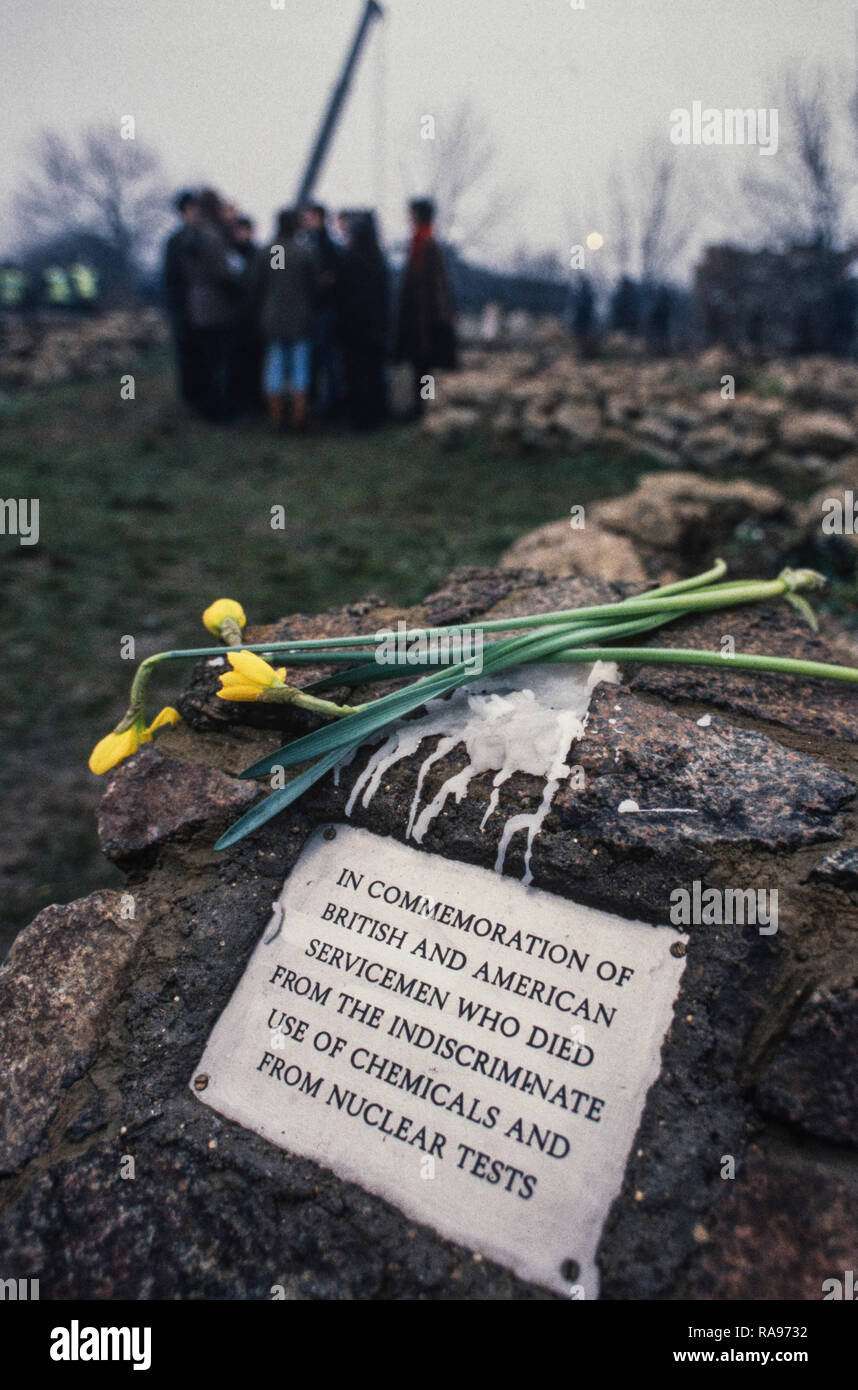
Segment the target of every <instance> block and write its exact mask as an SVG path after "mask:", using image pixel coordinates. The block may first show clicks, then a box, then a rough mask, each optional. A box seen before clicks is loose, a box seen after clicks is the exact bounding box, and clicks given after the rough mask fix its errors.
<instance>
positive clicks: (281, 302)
mask: <svg viewBox="0 0 858 1390" xmlns="http://www.w3.org/2000/svg"><path fill="white" fill-rule="evenodd" d="M297 230H298V218H297V216H296V214H295V213H294V212H292V211H291V210H289V209H284V210H283V212H281V213H280V216H279V217H278V219H277V239H276V241H274V242H272V244H271V245H270V246H269V247H268V248H267V250H266V251H265V252H264V253H263V255H262V258H261V260H260V298H261V303H262V332H263V335H264V337H265V341H266V348H265V366H264V371H263V389H264V391H265V399H266V403H267V407H268V418H269V420H270V421H271V423H272V425H274V427H275V428H279V426H280V424H281V423H282V420H283V409H284V404H285V393H286V390H287V388H288V390H289V392H290V395H291V401H292V424H293V426H294V427H295V428H296V429H303V428H304V427H305V426H306V424H307V411H308V405H309V399H310V378H311V369H312V347H313V310H314V307H315V303H316V294H317V291H318V274H317V265H316V258H315V256H314V255H313V252H312V251H311V250H310V248H309V246H305V245H303V244H301V243H300V242H299V241H297V240H296V232H297Z"/></svg>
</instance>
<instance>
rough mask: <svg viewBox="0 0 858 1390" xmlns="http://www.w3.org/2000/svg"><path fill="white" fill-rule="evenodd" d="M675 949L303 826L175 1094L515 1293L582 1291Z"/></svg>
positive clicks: (586, 1291) (636, 1109) (630, 1127)
mask: <svg viewBox="0 0 858 1390" xmlns="http://www.w3.org/2000/svg"><path fill="white" fill-rule="evenodd" d="M327 833H328V834H329V835H330V831H328V832H327ZM679 940H685V938H683V937H681V936H680V935H679V933H677V932H676V931H675V930H673V929H669V928H656V927H651V926H648V925H646V924H645V923H642V922H632V921H627V920H626V919H624V918H621V917H616V916H613V915H612V914H610V913H606V912H598V911H595V910H594V909H592V908H588V907H582V906H580V905H579V904H577V903H573V902H570V901H568V900H567V899H565V898H559V897H555V896H554V895H553V894H551V893H546V892H543V891H542V890H540V889H536V888H525V887H523V886H522V884H520V883H518V882H516V881H515V880H513V879H511V878H501V877H499V876H498V875H497V874H494V873H492V872H491V871H489V870H488V869H483V868H477V867H475V866H473V865H470V864H460V863H457V862H453V861H451V860H449V859H442V858H440V857H439V856H438V855H434V854H425V853H423V852H422V851H420V850H416V849H412V848H410V847H409V846H406V845H403V844H400V843H399V842H398V841H396V840H392V839H386V838H382V837H380V836H377V835H373V834H370V832H369V831H366V830H359V829H356V828H354V827H352V826H345V827H343V826H337V827H336V834H335V836H334V837H333V838H331V839H326V838H324V832H322V831H318V832H316V834H314V835H313V836H312V837H311V839H310V840H309V841H308V843H307V845H306V847H305V849H304V851H303V853H302V855H301V857H300V859H299V860H298V863H297V864H296V866H295V868H294V870H293V871H292V873H291V875H290V877H289V878H288V879H287V881H286V883H285V885H284V888H283V891H282V893H281V895H280V898H279V899H278V901H277V903H276V904H275V907H274V912H273V915H272V919H271V921H270V922H269V924H268V926H267V927H266V930H265V932H264V934H263V937H262V940H261V941H260V942H259V945H258V946H257V947H256V949H255V951H254V953H253V955H252V956H251V958H250V961H249V962H248V965H247V968H246V970H245V972H244V974H243V976H242V978H241V980H240V982H239V984H238V987H237V988H236V991H235V993H234V994H233V996H232V999H231V1000H230V1002H229V1004H228V1005H227V1007H226V1009H225V1010H224V1012H223V1014H222V1015H221V1017H220V1019H219V1020H218V1023H217V1024H216V1026H215V1028H214V1030H213V1032H212V1035H211V1037H210V1038H209V1040H208V1044H207V1046H206V1049H205V1052H204V1054H203V1057H202V1059H201V1061H200V1064H199V1066H198V1067H197V1069H196V1071H195V1073H194V1076H193V1077H192V1078H191V1082H190V1085H191V1087H192V1089H193V1090H194V1093H195V1094H196V1095H197V1096H198V1097H199V1099H200V1100H201V1101H203V1102H204V1103H205V1104H206V1105H210V1106H211V1107H212V1108H213V1109H214V1110H217V1111H218V1112H219V1113H220V1114H222V1115H225V1116H227V1117H228V1118H230V1119H232V1120H237V1121H238V1123H239V1124H242V1125H245V1126H246V1127H247V1128H248V1129H251V1130H254V1131H255V1132H256V1133H257V1134H261V1135H263V1136H264V1137H265V1138H266V1139H269V1140H270V1141H271V1142H272V1143H274V1144H278V1145H280V1146H281V1147H282V1148H284V1149H288V1150H290V1151H291V1152H293V1153H299V1154H302V1155H305V1156H306V1157H308V1158H312V1159H315V1160H316V1161H317V1162H318V1163H321V1164H324V1165H325V1166H326V1167H328V1168H331V1169H333V1171H334V1172H335V1173H338V1174H339V1175H340V1176H341V1177H343V1178H346V1179H348V1180H350V1181H351V1182H355V1183H358V1184H360V1186H361V1187H363V1188H366V1189H367V1190H368V1191H370V1192H374V1193H377V1194H378V1195H379V1196H381V1197H384V1198H386V1199H387V1201H389V1202H392V1203H393V1204H394V1205H395V1206H397V1207H399V1208H400V1209H401V1210H402V1211H403V1212H405V1213H406V1214H407V1215H408V1216H409V1217H411V1218H412V1219H413V1220H415V1221H419V1222H423V1223H425V1224H426V1225H429V1226H432V1227H434V1229H435V1230H436V1231H438V1232H440V1233H441V1234H442V1235H444V1236H447V1237H449V1238H450V1239H451V1240H454V1241H457V1242H459V1243H460V1244H462V1245H465V1246H468V1247H469V1248H470V1249H472V1250H474V1251H479V1252H481V1253H482V1254H483V1255H485V1256H487V1257H490V1258H492V1259H494V1260H497V1261H499V1262H500V1263H501V1264H504V1265H506V1266H508V1267H509V1268H510V1269H513V1270H515V1272H516V1273H517V1274H518V1275H520V1276H521V1277H522V1278H523V1279H527V1280H531V1281H532V1282H534V1283H537V1284H540V1285H543V1286H544V1287H546V1288H549V1289H553V1290H555V1291H556V1292H558V1293H562V1294H566V1295H568V1296H572V1297H579V1298H580V1297H585V1298H594V1297H596V1296H597V1295H598V1277H597V1270H596V1266H595V1260H594V1257H595V1252H596V1246H597V1244H598V1240H599V1236H600V1233H601V1230H602V1226H603V1224H604V1221H605V1217H606V1216H607V1213H608V1210H609V1208H610V1206H611V1203H612V1201H613V1200H614V1198H615V1197H616V1195H617V1193H618V1191H619V1189H620V1185H621V1182H622V1177H623V1172H624V1169H625V1165H626V1159H627V1157H628V1152H629V1149H630V1146H631V1143H632V1140H633V1139H634V1135H635V1131H636V1129H637V1126H638V1122H639V1120H640V1115H641V1111H642V1109H643V1104H644V1100H645V1098H646V1094H647V1091H648V1089H649V1087H650V1086H651V1085H652V1083H653V1081H654V1080H655V1079H656V1077H657V1075H658V1072H659V1059H660V1053H661V1046H662V1041H663V1039H664V1035H665V1032H666V1030H667V1028H668V1025H669V1023H670V1020H671V1016H672V1006H673V1002H674V999H675V997H676V994H677V991H678V988H679V980H680V976H681V974H682V969H683V966H684V961H683V959H682V958H677V957H675V956H674V955H672V954H671V951H670V947H671V945H672V944H674V943H675V942H677V941H679ZM576 1266H577V1270H578V1271H579V1272H576V1269H575V1267H576Z"/></svg>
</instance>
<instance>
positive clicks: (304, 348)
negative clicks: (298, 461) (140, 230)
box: [164, 189, 456, 430]
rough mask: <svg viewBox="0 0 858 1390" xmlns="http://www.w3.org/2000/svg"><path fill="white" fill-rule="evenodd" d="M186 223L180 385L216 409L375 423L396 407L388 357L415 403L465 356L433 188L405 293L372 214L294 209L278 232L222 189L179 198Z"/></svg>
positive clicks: (278, 422)
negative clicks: (395, 286) (408, 376)
mask: <svg viewBox="0 0 858 1390" xmlns="http://www.w3.org/2000/svg"><path fill="white" fill-rule="evenodd" d="M176 210H177V212H178V214H179V216H180V218H181V225H180V226H179V227H178V229H177V230H176V231H175V232H174V233H173V234H172V236H170V238H169V240H168V241H167V244H166V248H165V253H164V291H165V296H166V301H167V309H168V313H169V316H170V323H171V326H172V334H173V343H174V348H175V357H176V368H177V382H178V390H179V393H180V395H181V397H182V399H183V400H184V401H185V402H186V404H187V405H188V406H190V407H191V408H192V409H194V410H195V411H197V412H199V413H200V414H201V415H203V416H205V417H206V418H207V419H209V420H213V421H219V422H222V423H228V422H230V421H232V420H235V419H236V418H239V417H245V416H249V415H253V414H255V413H257V412H262V411H263V410H264V411H265V412H266V413H267V416H268V419H269V421H270V423H271V425H272V426H273V427H274V428H280V427H281V426H282V425H284V424H288V425H290V426H291V427H293V428H295V429H299V430H300V429H303V428H305V427H306V426H307V423H308V421H309V420H310V418H311V416H316V417H322V418H326V419H331V420H334V419H343V420H346V421H348V422H349V423H350V424H351V425H352V426H354V428H356V429H372V428H375V427H376V426H378V425H380V424H381V423H382V422H383V421H384V420H385V418H386V417H387V414H388V395H389V390H388V366H389V363H390V361H391V360H395V361H400V362H407V363H409V364H410V366H411V373H412V384H413V398H412V413H413V415H415V416H417V415H419V414H420V413H421V410H422V408H423V405H424V400H425V397H426V385H425V380H424V379H425V377H426V376H427V375H430V374H431V373H432V371H433V369H435V368H438V367H453V366H455V359H456V341H455V329H454V309H453V300H452V295H451V291H450V285H449V281H448V277H447V273H446V269H445V265H444V257H443V253H442V250H441V247H440V245H439V243H438V241H437V240H436V238H435V235H434V219H435V209H434V207H433V205H432V203H431V201H430V200H429V199H426V198H416V199H414V200H413V201H412V202H411V203H410V204H409V215H410V221H411V241H410V245H409V249H408V256H407V262H406V265H405V267H404V269H403V273H402V280H401V287H400V291H399V302H398V304H397V305H396V306H394V305H393V303H392V297H391V283H390V273H389V269H388V266H387V263H386V261H385V257H384V253H383V251H382V249H381V246H380V244H379V238H378V230H377V226H376V219H375V215H374V214H373V213H372V212H371V211H348V212H340V213H339V214H337V215H336V216H335V217H333V218H330V219H329V217H328V215H327V213H326V210H325V208H324V207H322V206H321V205H320V204H318V203H312V204H307V205H305V206H303V207H300V208H298V209H294V210H293V209H284V210H283V211H282V212H281V213H280V214H279V216H278V218H277V225H276V229H275V235H274V239H273V240H272V242H271V243H270V244H269V245H265V246H259V245H257V243H256V240H255V237H254V225H253V222H252V221H251V219H250V218H249V217H246V216H243V215H241V214H240V213H239V212H238V210H237V209H236V208H235V207H234V206H233V205H232V204H230V203H229V202H226V201H225V200H224V199H223V198H221V197H220V195H219V194H218V193H216V192H215V191H214V190H213V189H203V190H202V191H201V192H199V193H196V192H190V191H186V192H184V193H182V194H180V195H179V197H178V198H177V200H176Z"/></svg>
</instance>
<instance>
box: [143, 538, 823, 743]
mask: <svg viewBox="0 0 858 1390" xmlns="http://www.w3.org/2000/svg"><path fill="white" fill-rule="evenodd" d="M723 573H724V565H723V562H722V561H718V563H717V564H716V565H715V566H714V567H713V569H711V570H709V571H707V572H706V573H705V574H702V575H697V576H695V577H694V578H692V579H686V580H678V581H677V582H676V583H674V584H668V585H663V586H662V587H661V589H655V590H652V591H650V593H649V594H644V595H640V596H637V597H635V598H631V599H623V600H620V601H619V602H617V603H611V604H599V605H595V606H591V607H589V608H577V609H569V610H566V611H563V612H559V613H536V614H531V615H529V616H527V617H522V618H496V619H492V620H490V621H487V622H475V623H470V624H466V625H465V626H468V627H470V628H472V629H476V630H480V631H482V632H497V631H506V632H510V631H516V630H518V629H520V628H527V629H531V631H529V632H528V633H527V635H526V636H524V637H523V638H521V639H516V638H510V639H507V640H505V641H501V642H497V643H491V644H490V649H489V656H488V659H487V662H484V666H483V669H484V670H485V669H486V665H487V664H490V666H491V669H495V668H496V667H498V663H500V666H499V667H498V668H499V669H503V668H504V667H506V666H508V665H510V664H513V660H514V659H518V658H516V656H515V654H516V653H517V652H518V651H520V650H523V651H527V652H528V653H529V652H530V651H531V649H530V647H529V645H528V644H529V642H531V641H532V640H534V639H536V638H538V637H539V635H540V633H539V631H538V630H539V629H542V634H541V635H542V636H543V637H545V638H546V639H553V637H554V636H555V634H557V633H559V632H560V631H566V632H568V633H569V635H570V636H571V629H573V628H576V629H579V636H578V640H579V641H583V640H590V639H591V638H592V637H594V636H595V637H597V640H599V639H601V638H603V637H606V638H608V639H609V640H610V633H609V632H606V631H605V630H604V629H603V630H601V631H599V632H598V633H596V632H595V631H593V630H592V629H589V628H588V627H587V626H586V625H587V624H588V623H590V622H592V620H593V619H597V618H601V619H606V620H607V621H608V622H609V623H610V624H611V626H612V627H613V628H614V630H615V632H616V635H627V634H628V633H630V632H631V631H634V630H635V629H630V628H628V627H627V626H626V625H625V624H623V623H622V622H621V620H622V619H629V620H634V619H641V618H645V617H649V616H653V617H656V618H657V619H658V620H659V621H660V622H671V621H672V620H674V619H675V618H677V617H680V616H682V615H683V614H684V613H690V612H696V611H708V610H712V609H717V608H723V607H732V606H733V605H735V604H737V603H754V602H759V601H761V600H765V599H770V598H779V597H782V596H783V595H787V596H788V597H791V596H793V595H794V594H795V593H796V591H797V590H798V589H800V588H814V587H817V585H818V584H819V582H820V580H819V576H818V575H816V574H815V573H814V572H813V571H812V570H798V571H790V570H785V571H784V572H783V574H781V575H780V576H779V578H778V579H774V580H760V581H757V580H751V581H735V582H729V583H724V584H716V583H712V582H711V581H712V580H713V579H716V578H719V577H720V576H721V575H722V574H723ZM704 585H707V586H708V587H702V586H704ZM678 595H681V598H680V600H679V603H677V596H678ZM657 625H658V623H655V624H653V626H657ZM532 629H537V631H533V630H532ZM637 630H639V631H640V630H643V629H637ZM459 631H461V628H460V627H436V628H415V629H412V630H410V631H409V632H407V633H406V634H405V637H406V640H408V639H409V638H414V637H420V636H445V635H448V634H450V633H451V632H459ZM361 640H365V639H362V638H360V637H357V638H355V637H334V638H327V639H326V638H312V639H308V640H306V641H298V642H291V641H281V642H252V643H246V644H245V643H242V644H241V645H240V646H239V645H237V646H229V647H227V648H225V647H223V646H218V647H188V648H183V649H178V650H174V651H167V652H157V653H156V654H155V655H153V656H150V657H147V658H146V659H145V660H144V661H143V662H141V664H140V666H139V667H138V669H137V672H136V674H135V677H134V681H133V683H132V686H131V702H130V705H129V709H128V711H127V713H126V716H125V718H126V720H128V723H129V724H130V723H132V722H133V720H134V718H135V717H136V715H137V714H138V713H139V712H140V711H141V710H142V709H143V705H144V699H145V692H146V687H147V685H148V682H149V679H150V677H151V674H152V670H153V668H154V667H155V666H156V665H158V664H160V663H161V662H163V661H179V660H185V659H187V660H199V659H201V658H203V657H217V656H220V657H223V656H224V654H225V652H226V651H236V652H237V651H247V652H257V653H267V654H271V655H273V654H274V653H278V654H281V655H283V656H286V658H287V660H289V661H291V662H292V664H298V665H304V664H313V663H316V664H332V663H335V662H355V661H364V662H367V661H369V660H371V659H372V658H373V656H374V652H375V649H374V648H370V649H368V648H356V647H354V646H351V645H349V644H351V643H354V642H355V641H357V642H360V641H361ZM519 642H521V643H523V644H524V645H523V646H521V647H520V646H519V645H517V644H518V643H519ZM508 643H512V645H508ZM500 648H503V650H502V651H501V650H498V649H500ZM547 650H549V649H546V651H547ZM550 650H551V651H555V650H557V648H556V645H555V644H554V643H553V641H552V645H551V647H550ZM510 658H513V660H511V659H510ZM539 659H540V657H539V655H538V654H535V655H528V657H527V660H528V661H537V660H539ZM388 669H390V668H388ZM393 669H394V670H396V669H399V668H398V667H394V668H393ZM459 671H461V672H462V673H463V674H464V675H465V678H467V677H468V675H469V674H470V673H468V672H467V671H466V668H465V666H464V663H456V664H454V665H453V666H439V667H438V669H437V670H435V672H434V676H435V677H437V676H439V675H441V674H446V675H447V676H449V675H451V674H453V673H458V672H459ZM379 679H383V675H381V674H379ZM423 680H424V681H426V682H431V681H432V680H433V675H432V674H430V675H428V676H425V677H423ZM445 683H446V682H445ZM309 698H312V697H309ZM381 698H382V699H385V698H387V697H385V696H382V697H381ZM427 698H429V697H428V694H427ZM125 727H128V725H127V724H126V726H125Z"/></svg>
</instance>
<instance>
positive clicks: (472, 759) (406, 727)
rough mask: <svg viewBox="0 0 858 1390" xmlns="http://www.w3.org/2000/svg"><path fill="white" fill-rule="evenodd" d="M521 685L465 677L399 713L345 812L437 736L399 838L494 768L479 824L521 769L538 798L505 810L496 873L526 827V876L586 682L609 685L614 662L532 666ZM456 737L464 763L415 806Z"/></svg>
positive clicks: (562, 773)
mask: <svg viewBox="0 0 858 1390" xmlns="http://www.w3.org/2000/svg"><path fill="white" fill-rule="evenodd" d="M524 674H525V675H526V679H527V682H528V689H527V690H521V689H516V688H515V687H513V686H512V685H511V683H510V678H509V677H506V678H504V677H502V676H501V677H492V678H489V679H486V680H485V681H483V682H480V681H471V682H470V683H469V684H468V685H467V686H461V687H460V688H459V689H458V690H456V691H454V693H453V695H452V696H451V697H450V699H449V700H444V699H438V700H430V701H429V702H428V703H427V705H426V713H425V715H423V716H422V717H421V718H420V719H401V720H398V721H397V723H396V724H394V725H393V727H392V729H391V730H390V733H389V734H388V736H387V738H386V739H385V741H384V742H383V743H382V744H381V745H380V746H379V747H378V748H376V750H375V752H374V753H373V754H372V757H371V758H370V760H369V762H368V763H367V765H366V767H365V768H364V770H363V772H362V773H361V774H360V776H359V777H358V779H357V781H356V782H355V784H354V786H353V787H352V791H351V795H350V797H349V800H348V804H347V805H346V815H347V816H350V815H351V813H352V811H353V809H354V807H355V805H356V804H357V801H358V798H360V803H361V805H362V806H368V805H369V803H370V802H371V801H372V798H373V797H374V796H375V793H376V792H377V791H378V789H379V787H380V786H381V783H382V779H383V778H384V776H385V773H386V772H387V771H388V770H389V769H390V768H391V767H393V766H394V764H395V763H398V762H400V761H401V760H402V759H403V758H407V757H410V755H411V754H412V753H415V752H416V751H417V749H418V748H419V746H420V744H421V743H422V741H423V739H425V738H431V737H433V736H436V735H440V737H439V740H438V743H437V744H436V746H435V748H434V749H433V750H432V752H431V753H429V754H428V755H427V757H425V758H424V760H423V762H422V764H421V766H420V771H419V773H418V775H417V785H416V787H415V790H414V797H413V799H412V802H411V811H410V814H409V817H408V826H407V828H406V832H405V834H406V839H409V838H410V839H414V840H416V842H417V844H418V845H419V844H422V842H423V839H424V836H425V835H426V832H427V831H428V829H429V827H430V826H431V824H432V822H433V820H434V819H435V817H436V816H437V815H439V813H440V812H441V811H442V810H443V809H444V806H445V805H446V802H447V800H448V798H449V797H450V796H453V797H454V798H455V800H456V804H457V805H458V804H459V803H460V802H461V801H462V800H463V798H464V797H465V796H466V794H467V791H468V786H469V785H470V782H471V779H472V778H473V777H477V776H479V775H480V774H481V773H484V772H494V773H495V776H494V779H493V781H492V793H491V797H490V799H489V804H488V807H487V808H486V813H485V815H484V816H483V819H482V821H481V823H480V830H484V829H485V827H486V824H487V823H488V821H489V820H490V819H491V817H492V816H493V815H494V812H495V811H496V810H497V805H498V799H499V796H500V788H501V787H502V785H503V783H504V782H506V781H507V780H508V779H509V778H510V777H511V776H512V775H513V773H514V772H528V773H530V774H531V775H532V776H535V777H544V778H545V790H544V792H543V795H542V800H541V802H540V804H539V806H538V807H537V809H536V810H535V811H526V812H523V813H522V814H521V815H516V816H510V817H509V818H508V820H507V821H506V823H505V825H504V828H503V831H502V834H501V837H500V843H499V845H498V852H497V858H496V860H495V872H496V873H503V866H504V862H505V859H506V853H507V850H508V848H509V844H510V841H511V840H512V838H513V836H514V835H516V834H518V833H519V831H526V832H527V844H526V847H525V852H524V877H523V879H522V882H523V883H525V884H528V883H531V882H532V881H533V875H532V874H531V870H530V859H531V854H532V852H533V845H534V841H535V840H536V837H537V835H538V834H539V832H540V830H541V829H542V824H543V821H544V820H545V817H546V816H547V815H548V812H549V810H550V808H551V803H552V801H553V800H554V796H555V793H556V792H557V788H558V787H559V786H560V784H561V782H563V781H565V779H566V778H567V777H568V776H569V774H570V772H571V771H572V769H571V767H570V766H569V765H568V764H567V763H566V761H565V758H566V756H567V754H568V752H569V749H570V746H571V744H572V743H573V742H575V741H576V740H577V739H580V738H582V737H583V734H584V729H585V726H586V723H587V708H588V706H589V703H590V695H591V692H592V690H593V687H594V686H596V685H598V684H599V682H600V681H611V682H614V683H616V682H617V681H618V680H619V674H618V672H617V668H616V666H615V665H614V664H613V662H603V661H597V662H596V663H595V665H593V666H591V667H589V668H587V667H581V668H575V669H574V670H573V671H571V672H570V671H568V670H567V671H564V672H563V673H562V674H558V667H557V666H531V667H530V668H528V670H527V672H526V673H524ZM460 743H463V744H464V745H465V750H466V752H467V755H468V763H467V766H466V767H464V768H463V769H462V771H461V772H457V773H456V774H455V775H454V776H452V777H448V778H447V780H446V782H444V783H443V785H442V786H441V787H440V788H439V789H438V791H437V792H436V794H435V796H434V797H433V798H432V800H431V801H430V802H429V804H428V805H427V806H424V807H423V809H422V810H421V809H420V803H421V800H422V796H423V786H424V783H425V781H426V775H427V773H428V772H429V769H430V768H431V767H432V765H433V764H434V763H436V762H438V761H439V760H440V759H441V758H443V757H445V756H446V755H447V754H448V753H449V752H451V751H452V749H453V748H455V747H456V746H457V744H460ZM356 752H357V750H356V749H355V750H353V751H352V752H351V753H350V754H348V755H347V756H346V757H345V758H343V760H342V761H341V762H340V763H339V764H338V765H337V768H336V771H335V777H336V781H337V784H339V774H340V770H341V768H343V767H346V766H347V765H348V764H349V763H350V762H351V761H352V759H353V758H354V757H355V755H356Z"/></svg>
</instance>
